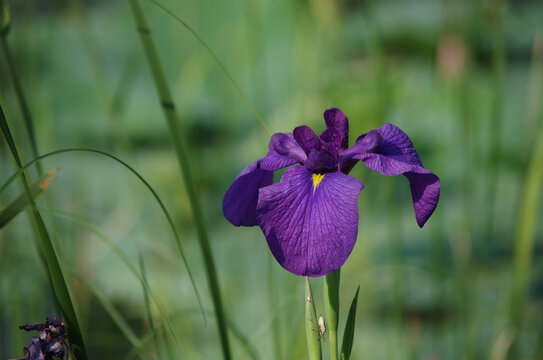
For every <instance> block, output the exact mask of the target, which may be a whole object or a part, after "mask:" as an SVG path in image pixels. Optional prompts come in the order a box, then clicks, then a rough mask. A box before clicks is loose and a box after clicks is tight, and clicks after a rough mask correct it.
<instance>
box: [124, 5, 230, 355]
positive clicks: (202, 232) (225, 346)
mask: <svg viewBox="0 0 543 360" xmlns="http://www.w3.org/2000/svg"><path fill="white" fill-rule="evenodd" d="M129 4H130V8H131V10H132V15H133V16H134V21H135V23H136V28H137V30H138V32H139V35H140V40H141V42H142V45H143V49H144V53H145V56H146V58H147V61H148V63H149V68H150V70H151V73H152V76H153V79H154V82H155V86H156V89H157V92H158V94H159V97H160V102H161V105H162V110H163V112H164V116H165V117H166V121H167V123H168V127H169V129H170V134H171V136H172V140H173V143H174V146H175V150H176V153H177V158H178V160H179V165H180V167H181V170H182V174H183V180H184V182H185V187H186V190H187V194H188V196H189V201H190V204H191V207H192V212H193V218H194V223H195V226H196V233H197V235H198V240H199V241H198V242H199V244H200V248H201V251H202V255H203V257H204V264H205V270H206V276H207V281H208V285H209V290H210V292H211V298H212V300H213V307H214V310H215V315H216V317H217V326H218V331H219V336H220V339H221V346H222V352H223V356H224V358H225V359H230V346H229V343H228V333H227V324H226V316H225V313H224V309H223V305H222V300H221V293H220V289H219V281H218V277H217V271H216V269H215V261H214V259H213V254H212V252H211V246H210V244H209V236H208V233H207V226H206V224H205V219H204V213H203V210H202V206H201V204H200V199H199V197H198V191H197V189H196V183H195V181H194V177H193V175H192V168H191V165H190V162H189V156H188V152H187V147H186V144H185V140H184V138H183V134H182V132H181V129H180V128H179V126H178V121H177V113H176V111H175V105H174V103H173V99H172V96H171V93H170V89H169V86H168V83H167V81H166V76H165V75H164V70H163V68H162V64H161V62H160V59H159V57H158V52H157V50H156V47H155V43H154V41H153V38H152V36H151V29H150V28H149V25H148V23H147V19H146V17H145V14H144V12H143V9H142V6H141V2H140V1H139V0H130V1H129Z"/></svg>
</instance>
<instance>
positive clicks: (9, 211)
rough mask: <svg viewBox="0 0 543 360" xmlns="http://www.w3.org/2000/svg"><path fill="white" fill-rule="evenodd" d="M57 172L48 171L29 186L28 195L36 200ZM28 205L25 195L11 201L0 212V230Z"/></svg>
mask: <svg viewBox="0 0 543 360" xmlns="http://www.w3.org/2000/svg"><path fill="white" fill-rule="evenodd" d="M56 171H57V169H54V170H51V171H49V172H48V173H47V174H44V175H42V176H40V178H39V179H38V180H36V181H34V183H32V185H30V193H31V194H32V198H33V199H36V198H37V197H38V196H39V195H41V193H43V192H44V191H45V189H47V187H48V186H49V184H51V182H52V181H53V180H54V179H50V177H51V176H52V175H53V174H54V173H55V172H56ZM28 205H30V202H29V201H28V196H27V195H26V193H25V194H21V195H19V196H18V197H17V198H16V199H15V200H13V201H12V202H11V203H9V205H8V206H6V207H5V208H4V209H3V210H2V211H0V230H1V229H2V228H3V227H4V226H5V225H7V224H8V223H9V222H10V221H11V220H13V218H14V217H15V216H17V215H18V214H19V213H21V212H22V211H23V210H24V209H25V208H26V207H27V206H28Z"/></svg>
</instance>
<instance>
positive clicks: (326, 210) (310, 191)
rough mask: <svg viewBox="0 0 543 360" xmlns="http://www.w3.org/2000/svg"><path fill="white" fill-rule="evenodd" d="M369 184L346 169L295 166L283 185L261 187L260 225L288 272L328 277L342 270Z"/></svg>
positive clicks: (284, 177) (283, 179) (352, 241)
mask: <svg viewBox="0 0 543 360" xmlns="http://www.w3.org/2000/svg"><path fill="white" fill-rule="evenodd" d="M363 187H364V186H363V185H362V183H361V182H360V181H358V180H356V179H355V178H352V177H350V176H347V175H345V174H343V173H341V172H332V173H327V174H325V175H324V177H322V179H321V181H320V182H318V184H317V185H316V186H315V184H314V175H313V174H312V173H311V172H309V171H307V169H306V168H305V167H304V166H298V165H296V166H293V167H291V168H290V169H288V170H287V171H285V173H284V174H283V177H282V178H281V181H280V182H279V183H278V184H274V185H270V186H267V187H265V188H261V189H260V195H259V200H258V207H257V218H258V224H259V225H260V227H261V228H262V231H263V232H264V235H265V236H266V240H267V241H268V245H269V247H270V250H271V252H272V253H273V255H274V257H275V258H276V259H277V261H278V262H279V263H280V264H281V266H283V267H284V268H285V269H286V270H288V271H290V272H292V273H294V274H296V275H302V276H323V275H326V274H329V273H331V272H332V271H335V270H337V269H339V268H340V267H341V266H342V265H343V264H344V263H345V261H346V260H347V257H348V256H349V254H350V253H351V251H352V249H353V247H354V244H355V242H356V235H357V231H358V201H357V199H358V195H359V194H360V191H361V190H362V188H363Z"/></svg>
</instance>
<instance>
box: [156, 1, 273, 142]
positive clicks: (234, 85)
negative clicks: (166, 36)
mask: <svg viewBox="0 0 543 360" xmlns="http://www.w3.org/2000/svg"><path fill="white" fill-rule="evenodd" d="M150 1H151V2H152V3H154V4H155V5H156V6H158V7H159V8H161V9H162V10H164V11H165V12H166V13H167V14H168V15H170V16H171V17H173V18H174V19H175V20H177V22H178V23H180V24H181V25H183V27H184V28H185V29H187V30H188V31H189V32H190V33H191V34H192V36H194V38H195V39H196V41H198V42H199V43H200V45H202V47H203V48H204V49H205V50H206V51H207V53H208V54H209V55H210V56H211V57H212V58H213V60H215V62H216V63H217V65H218V66H219V68H221V70H222V72H223V73H224V75H226V77H227V78H228V81H230V83H231V84H232V86H233V87H234V88H235V89H236V91H237V92H238V94H239V95H240V96H241V98H242V99H243V101H244V102H245V104H247V106H248V107H249V109H251V111H252V112H253V114H254V115H255V117H256V118H257V120H258V122H259V123H260V125H262V127H263V128H264V130H266V132H267V133H268V135H269V136H272V132H271V130H270V129H269V128H268V126H267V125H266V123H265V122H264V120H263V119H262V116H260V114H259V113H258V111H256V109H255V107H254V106H253V105H252V104H251V102H250V101H249V99H247V96H245V94H244V93H243V91H242V90H241V88H240V87H239V85H238V83H237V82H236V81H235V80H234V78H233V77H232V75H230V73H229V72H228V70H226V67H225V66H224V65H223V63H222V62H221V61H220V60H219V58H218V57H217V55H215V53H214V52H213V51H212V50H211V49H210V48H209V46H207V44H206V43H205V42H204V40H202V38H201V37H200V36H199V35H198V34H197V33H196V31H194V30H193V29H192V28H191V27H190V26H189V25H188V24H187V23H186V22H185V21H183V20H181V18H180V17H179V16H177V15H175V14H174V13H173V12H172V11H171V10H170V9H168V8H167V7H165V6H164V5H162V4H161V3H159V2H158V1H156V0H150Z"/></svg>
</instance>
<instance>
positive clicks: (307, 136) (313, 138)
mask: <svg viewBox="0 0 543 360" xmlns="http://www.w3.org/2000/svg"><path fill="white" fill-rule="evenodd" d="M292 135H293V136H294V139H295V140H296V141H297V142H298V144H300V146H301V147H302V148H303V149H304V151H305V153H306V154H307V155H308V156H309V154H310V153H311V150H313V149H317V150H320V140H319V137H318V136H317V134H315V132H314V131H313V129H311V128H310V127H309V126H307V125H302V126H298V127H297V128H295V129H294V131H293V132H292Z"/></svg>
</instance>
